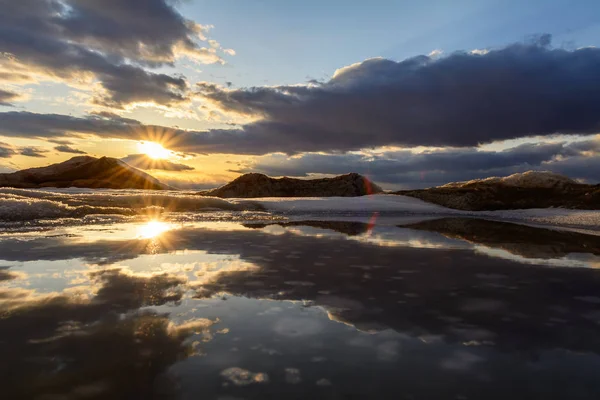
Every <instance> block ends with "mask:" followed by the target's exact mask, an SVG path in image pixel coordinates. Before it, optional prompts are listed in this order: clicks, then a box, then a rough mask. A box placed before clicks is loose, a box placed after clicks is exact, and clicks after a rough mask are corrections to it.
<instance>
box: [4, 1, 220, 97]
mask: <svg viewBox="0 0 600 400" xmlns="http://www.w3.org/2000/svg"><path fill="white" fill-rule="evenodd" d="M173 4H174V2H173V1H170V0H146V1H140V0H86V1H81V0H64V1H57V0H23V1H18V2H13V1H10V2H3V5H2V7H3V12H2V14H1V15H0V48H2V50H3V51H4V53H3V55H4V56H3V57H2V58H0V70H1V72H2V74H4V75H3V76H2V78H3V79H9V80H10V79H11V71H14V70H19V71H25V72H24V73H21V74H20V76H16V75H14V74H12V75H13V76H12V78H14V79H15V80H17V81H27V80H31V79H34V78H32V76H33V75H38V76H44V77H45V78H46V79H58V80H63V81H67V82H76V83H80V84H81V83H84V82H87V83H89V81H90V80H92V81H98V82H99V83H100V86H101V90H100V92H99V93H97V96H96V98H95V100H94V101H95V102H96V103H98V104H102V105H106V106H110V107H116V108H121V107H123V106H125V105H127V104H130V103H134V102H154V103H157V104H160V105H171V104H174V103H177V102H181V101H184V100H186V98H187V97H186V96H187V95H186V91H187V82H186V80H185V79H184V78H183V77H182V76H171V75H167V74H164V73H154V72H149V71H147V70H146V69H145V68H146V67H150V68H154V67H160V66H163V65H173V63H174V62H175V61H176V60H177V59H178V58H180V57H183V56H185V57H189V58H192V59H194V60H195V61H197V62H202V63H215V62H222V60H221V58H220V57H219V56H218V55H217V54H215V53H214V52H211V51H209V50H208V49H206V48H204V47H202V45H201V43H200V42H201V41H203V40H205V39H206V38H205V33H206V32H207V30H208V27H205V26H202V25H199V24H197V23H195V22H193V21H191V20H188V19H186V18H184V17H183V16H182V15H181V14H180V13H179V12H178V11H177V10H176V9H175V8H174V7H173Z"/></svg>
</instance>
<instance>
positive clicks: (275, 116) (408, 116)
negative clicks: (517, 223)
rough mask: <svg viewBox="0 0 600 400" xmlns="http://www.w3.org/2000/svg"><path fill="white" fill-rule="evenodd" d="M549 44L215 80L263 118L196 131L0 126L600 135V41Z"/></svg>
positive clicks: (4, 119)
mask: <svg viewBox="0 0 600 400" xmlns="http://www.w3.org/2000/svg"><path fill="white" fill-rule="evenodd" d="M0 29H1V28H0ZM548 41H549V38H548V37H545V36H544V37H542V38H540V40H539V41H538V42H536V43H529V44H513V45H511V46H508V47H505V48H501V49H497V50H491V51H489V52H486V53H481V52H478V53H466V52H462V53H454V54H451V55H450V56H448V57H435V58H431V57H428V56H418V57H414V58H411V59H407V60H404V61H401V62H395V61H391V60H386V59H370V60H366V61H364V62H362V63H358V64H355V65H351V66H349V67H346V68H342V69H341V70H339V71H337V72H336V74H335V75H334V77H333V78H332V79H331V80H329V81H328V82H325V83H323V84H321V85H318V86H315V85H311V86H279V87H257V88H249V89H235V90H231V89H226V88H223V87H220V86H218V85H215V84H213V83H201V84H199V85H197V90H198V93H197V94H196V95H197V96H200V97H201V98H203V99H204V100H205V101H207V102H208V103H210V104H212V106H213V107H217V108H219V109H220V112H221V113H236V114H243V115H252V116H253V117H257V118H258V120H257V121H256V122H253V123H248V124H246V125H243V126H242V127H240V128H238V129H211V130H207V131H185V130H182V129H178V128H167V127H162V126H147V125H143V124H141V123H140V122H138V121H135V120H132V119H127V118H123V117H120V116H117V115H115V114H112V113H98V114H95V115H90V116H87V117H83V118H81V117H80V118H77V117H70V116H65V115H55V114H32V113H24V112H21V113H19V112H6V113H0V134H2V135H5V136H24V137H32V136H38V137H59V136H69V135H73V134H76V133H90V134H95V135H98V136H102V137H117V138H127V139H134V140H155V141H156V140H157V138H156V137H151V136H152V135H154V136H156V135H157V133H158V134H160V136H162V137H164V138H168V142H169V143H168V147H169V148H171V149H174V150H178V151H184V152H187V153H235V154H251V155H262V154H268V153H274V152H284V153H288V154H294V153H302V152H318V151H319V152H321V151H348V150H356V149H361V148H368V147H377V146H387V145H398V146H407V147H410V146H438V147H441V146H453V147H473V146H477V145H478V144H480V143H488V142H493V141H497V140H505V139H511V138H521V137H528V136H532V135H538V136H549V135H553V134H556V133H562V134H593V133H597V132H598V131H600V49H595V48H582V49H578V50H573V51H570V50H564V49H553V48H551V47H549V44H548ZM93 56H94V57H100V56H99V55H97V54H95V55H93ZM55 58H56V57H53V59H55ZM65 68H67V67H65ZM119 68H120V67H119ZM127 68H132V69H133V70H135V71H138V72H139V71H141V73H142V74H146V72H145V71H144V70H138V69H136V67H133V66H130V65H129V66H127ZM67 69H68V68H67ZM122 77H123V76H122V75H121V74H117V75H114V74H111V75H109V77H108V78H107V80H105V81H104V84H105V86H107V87H112V85H113V84H114V88H115V92H114V93H113V94H112V95H111V99H109V100H108V101H109V102H111V101H116V102H117V103H122V102H127V101H132V99H138V100H139V99H140V98H139V96H142V97H146V96H147V95H146V94H144V93H154V89H156V88H157V87H160V86H161V84H159V85H158V86H155V85H153V84H150V83H148V82H147V80H146V79H135V78H134V77H127V78H124V82H122V81H121V78H122ZM113 78H114V80H113ZM144 82H145V83H144ZM146 83H147V84H148V85H146ZM172 83H173V85H174V86H175V87H177V84H176V83H175V82H172ZM139 85H146V86H144V87H143V88H141V87H139ZM182 85H185V83H182ZM133 86H135V87H133ZM117 90H118V91H119V92H116V91H117ZM122 90H124V92H121V91H122ZM159 92H160V93H162V94H160V95H156V93H154V94H152V95H151V96H152V97H154V98H155V99H156V98H160V96H162V95H165V96H166V97H163V100H165V101H169V98H170V97H169V96H170V94H168V93H165V92H163V91H161V90H159ZM157 96H158V97H157ZM210 104H207V106H208V105H210Z"/></svg>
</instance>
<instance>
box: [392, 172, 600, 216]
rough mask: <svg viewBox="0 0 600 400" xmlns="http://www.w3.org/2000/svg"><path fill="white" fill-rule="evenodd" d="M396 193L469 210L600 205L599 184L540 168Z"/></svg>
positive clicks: (590, 207) (572, 207) (587, 208)
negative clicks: (540, 169) (588, 182)
mask: <svg viewBox="0 0 600 400" xmlns="http://www.w3.org/2000/svg"><path fill="white" fill-rule="evenodd" d="M394 194H400V195H404V196H411V197H416V198H418V199H421V200H424V201H428V202H431V203H435V204H439V205H442V206H445V207H449V208H454V209H457V210H467V211H483V210H510V209H524V208H548V207H560V208H570V209H585V210H598V209H600V185H585V184H581V183H577V182H575V181H573V180H572V179H569V178H567V177H564V176H561V175H557V174H553V173H551V172H538V171H529V172H525V173H522V174H514V175H510V176H508V177H504V178H495V177H494V178H487V179H482V180H474V181H468V182H455V183H449V184H446V185H443V186H438V187H433V188H429V189H419V190H401V191H398V192H395V193H394Z"/></svg>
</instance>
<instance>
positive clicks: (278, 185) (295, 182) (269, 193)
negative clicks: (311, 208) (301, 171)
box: [201, 173, 382, 198]
mask: <svg viewBox="0 0 600 400" xmlns="http://www.w3.org/2000/svg"><path fill="white" fill-rule="evenodd" d="M381 192H382V190H381V188H380V187H379V186H377V185H375V184H374V183H373V182H371V181H370V180H369V179H367V178H365V177H364V176H362V175H359V174H356V173H351V174H346V175H340V176H336V177H335V178H323V179H294V178H279V179H276V178H271V177H268V176H266V175H263V174H256V173H253V174H245V175H242V176H240V177H239V178H237V179H235V180H233V181H232V182H230V183H228V184H227V185H225V186H222V187H220V188H217V189H213V190H208V191H204V192H201V194H203V195H206V196H216V197H238V198H251V197H331V196H341V197H353V196H364V195H367V194H375V193H381Z"/></svg>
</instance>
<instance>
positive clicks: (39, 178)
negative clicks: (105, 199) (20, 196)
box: [0, 156, 170, 190]
mask: <svg viewBox="0 0 600 400" xmlns="http://www.w3.org/2000/svg"><path fill="white" fill-rule="evenodd" d="M1 186H9V187H15V188H43V187H57V188H65V187H79V188H109V189H153V190H164V189H170V187H169V186H167V185H165V184H163V183H161V182H160V181H159V180H158V179H156V178H154V177H152V176H150V175H148V174H147V173H145V172H142V171H140V170H138V169H135V168H133V167H131V166H129V165H127V164H126V163H124V162H123V161H121V160H117V159H116V158H110V157H102V158H95V157H90V156H79V157H73V158H71V159H70V160H67V161H65V162H62V163H58V164H52V165H49V166H47V167H40V168H29V169H24V170H21V171H17V172H13V173H10V174H0V187H1Z"/></svg>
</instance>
